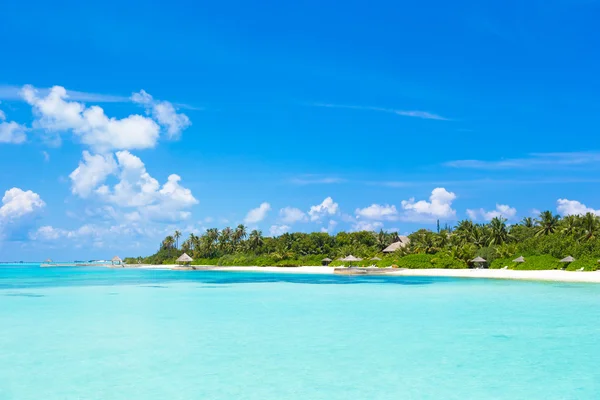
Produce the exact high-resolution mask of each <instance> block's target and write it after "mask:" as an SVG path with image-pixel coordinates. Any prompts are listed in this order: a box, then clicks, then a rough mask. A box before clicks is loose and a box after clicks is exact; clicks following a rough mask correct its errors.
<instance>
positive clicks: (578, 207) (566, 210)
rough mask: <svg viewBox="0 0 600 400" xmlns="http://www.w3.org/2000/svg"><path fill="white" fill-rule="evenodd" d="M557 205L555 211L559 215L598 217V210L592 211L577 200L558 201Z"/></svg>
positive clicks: (599, 213) (599, 211)
mask: <svg viewBox="0 0 600 400" xmlns="http://www.w3.org/2000/svg"><path fill="white" fill-rule="evenodd" d="M557 204H558V205H557V207H556V210H557V211H558V212H559V213H560V214H561V215H565V216H566V215H585V214H587V213H592V214H596V215H600V210H594V209H593V208H591V207H588V206H586V205H585V204H582V203H580V202H579V201H577V200H568V199H558V200H557Z"/></svg>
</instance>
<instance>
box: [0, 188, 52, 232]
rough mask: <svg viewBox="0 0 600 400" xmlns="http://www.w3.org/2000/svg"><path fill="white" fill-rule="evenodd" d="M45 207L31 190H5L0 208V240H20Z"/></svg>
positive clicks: (38, 196)
mask: <svg viewBox="0 0 600 400" xmlns="http://www.w3.org/2000/svg"><path fill="white" fill-rule="evenodd" d="M45 206H46V203H44V201H43V200H42V198H41V197H40V195H39V194H37V193H35V192H32V191H31V190H27V191H24V190H22V189H20V188H12V189H9V190H7V191H6V192H5V193H4V197H2V206H1V207H0V238H2V239H21V238H22V236H23V235H26V232H27V231H28V230H29V228H30V226H31V223H32V222H33V220H34V219H35V217H37V215H38V214H39V212H40V211H41V210H42V209H43V208H44V207H45Z"/></svg>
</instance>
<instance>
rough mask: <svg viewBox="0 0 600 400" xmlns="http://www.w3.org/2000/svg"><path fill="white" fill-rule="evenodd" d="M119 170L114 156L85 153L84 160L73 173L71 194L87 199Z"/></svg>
mask: <svg viewBox="0 0 600 400" xmlns="http://www.w3.org/2000/svg"><path fill="white" fill-rule="evenodd" d="M116 170H117V163H116V162H115V159H114V157H113V155H112V154H108V155H102V154H96V155H92V154H90V153H89V152H88V151H84V152H83V160H81V161H79V166H78V167H77V168H76V169H75V170H74V171H73V172H71V174H70V175H69V178H71V182H72V185H71V192H72V193H73V194H76V195H79V196H80V197H83V198H86V197H88V196H89V195H90V193H92V190H94V189H95V188H96V187H98V185H99V184H101V183H103V182H104V181H105V180H106V178H107V177H108V176H109V175H111V174H113V173H114V172H115V171H116Z"/></svg>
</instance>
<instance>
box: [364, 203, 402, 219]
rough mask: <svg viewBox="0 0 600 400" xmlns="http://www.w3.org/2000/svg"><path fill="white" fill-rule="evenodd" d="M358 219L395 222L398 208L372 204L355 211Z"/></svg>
mask: <svg viewBox="0 0 600 400" xmlns="http://www.w3.org/2000/svg"><path fill="white" fill-rule="evenodd" d="M355 213H356V215H357V216H358V217H362V218H366V219H373V220H393V219H395V218H396V217H397V216H398V210H396V206H393V205H392V206H390V205H388V204H386V205H379V204H371V205H370V206H369V207H366V208H357V209H356V211H355Z"/></svg>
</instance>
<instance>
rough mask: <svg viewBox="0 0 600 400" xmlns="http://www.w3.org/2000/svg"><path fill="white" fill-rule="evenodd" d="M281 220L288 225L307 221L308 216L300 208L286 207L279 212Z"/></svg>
mask: <svg viewBox="0 0 600 400" xmlns="http://www.w3.org/2000/svg"><path fill="white" fill-rule="evenodd" d="M279 218H280V219H281V221H282V222H284V223H286V224H293V223H295V222H304V221H306V214H305V213H304V211H302V210H300V209H298V208H294V207H285V208H282V209H281V210H279Z"/></svg>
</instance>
